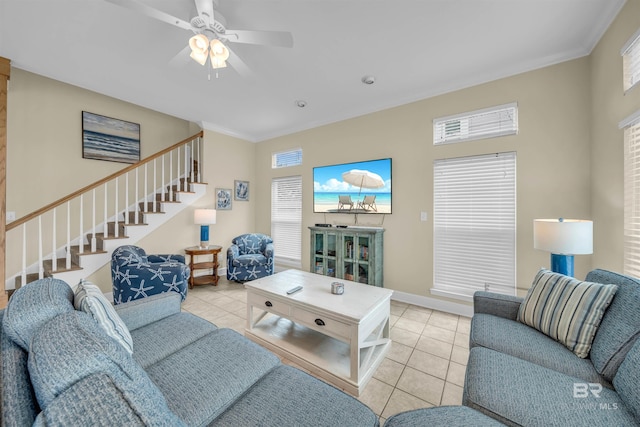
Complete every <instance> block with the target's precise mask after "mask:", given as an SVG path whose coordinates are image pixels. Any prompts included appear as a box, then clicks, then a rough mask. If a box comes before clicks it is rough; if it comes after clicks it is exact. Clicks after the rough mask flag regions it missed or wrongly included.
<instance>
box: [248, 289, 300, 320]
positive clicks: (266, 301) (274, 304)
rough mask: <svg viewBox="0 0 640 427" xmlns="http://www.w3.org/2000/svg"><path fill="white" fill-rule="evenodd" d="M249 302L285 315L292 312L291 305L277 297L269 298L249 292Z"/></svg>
mask: <svg viewBox="0 0 640 427" xmlns="http://www.w3.org/2000/svg"><path fill="white" fill-rule="evenodd" d="M247 303H248V304H251V305H252V306H254V307H257V308H260V309H262V310H266V311H269V312H271V313H275V314H280V315H283V316H289V314H290V313H291V306H290V305H289V304H287V303H285V302H282V301H280V300H278V299H275V298H269V297H265V296H262V295H257V294H249V295H248V298H247Z"/></svg>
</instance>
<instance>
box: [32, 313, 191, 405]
mask: <svg viewBox="0 0 640 427" xmlns="http://www.w3.org/2000/svg"><path fill="white" fill-rule="evenodd" d="M174 369H176V370H179V369H178V365H176V366H175V367H174ZM29 373H30V374H31V382H32V383H33V388H34V390H35V394H36V397H37V398H38V403H39V404H40V407H41V408H42V409H43V410H46V409H47V407H48V406H49V405H50V404H51V403H52V402H53V401H54V400H55V399H56V398H57V397H58V396H59V395H61V394H62V393H63V392H64V391H65V390H67V389H68V388H70V387H71V386H73V385H74V384H75V383H77V382H78V381H80V380H81V379H83V378H85V377H87V376H90V375H93V374H100V373H102V374H106V375H108V376H109V378H111V380H112V381H113V382H114V383H115V384H116V385H117V386H118V387H119V388H120V389H122V390H123V392H125V393H126V395H127V396H128V397H127V399H128V400H129V404H130V405H131V406H132V407H133V408H135V410H137V411H138V412H140V413H145V412H146V411H147V409H146V408H151V410H153V411H154V413H155V412H164V413H165V415H166V416H167V417H170V416H171V413H170V411H169V410H168V409H167V407H166V402H165V401H164V398H163V396H162V394H161V393H160V392H159V390H158V389H157V388H156V387H155V386H154V385H153V383H152V382H151V380H150V379H149V377H148V376H147V374H146V373H145V371H144V370H143V369H142V368H141V367H140V365H138V364H137V363H136V362H135V361H134V360H133V358H132V357H131V355H130V354H129V353H128V352H127V351H126V350H125V349H124V348H123V347H122V346H121V345H120V344H118V343H117V342H116V341H115V340H113V339H111V338H110V337H108V336H107V335H106V333H104V331H103V330H102V329H101V328H100V326H98V324H97V323H96V322H95V321H94V320H93V319H92V318H91V316H89V315H88V314H86V313H83V312H80V311H74V312H71V313H65V314H61V315H59V316H57V317H55V318H54V319H52V320H51V321H50V322H48V323H47V324H46V325H45V326H43V327H42V328H41V329H40V330H39V331H38V332H37V333H36V335H35V336H34V338H33V341H32V345H31V351H30V353H29Z"/></svg>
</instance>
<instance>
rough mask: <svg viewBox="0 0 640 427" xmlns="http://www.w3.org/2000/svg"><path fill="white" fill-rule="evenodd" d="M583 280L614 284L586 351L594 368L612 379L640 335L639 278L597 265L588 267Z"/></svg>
mask: <svg viewBox="0 0 640 427" xmlns="http://www.w3.org/2000/svg"><path fill="white" fill-rule="evenodd" d="M585 280H587V281H589V282H597V283H613V284H615V285H617V286H618V292H617V293H616V296H615V297H614V298H613V301H612V302H611V305H610V306H609V309H608V310H607V311H606V312H605V313H604V316H603V317H602V321H601V322H600V327H599V328H598V333H597V334H596V336H595V338H594V339H593V344H592V346H591V354H590V355H589V357H590V358H591V361H592V362H593V365H594V366H595V367H596V370H597V371H598V372H600V374H601V375H602V376H603V377H605V378H606V379H608V380H609V381H612V380H613V377H614V376H615V375H616V371H617V370H618V367H619V366H620V364H621V363H622V361H623V360H624V358H625V357H626V355H627V352H628V351H629V350H630V349H631V347H632V346H633V344H634V343H635V342H636V341H637V340H638V338H639V337H640V281H639V280H637V279H635V278H632V277H629V276H625V275H622V274H618V273H614V272H611V271H606V270H600V269H596V270H593V271H591V272H590V273H589V274H587V278H586V279H585Z"/></svg>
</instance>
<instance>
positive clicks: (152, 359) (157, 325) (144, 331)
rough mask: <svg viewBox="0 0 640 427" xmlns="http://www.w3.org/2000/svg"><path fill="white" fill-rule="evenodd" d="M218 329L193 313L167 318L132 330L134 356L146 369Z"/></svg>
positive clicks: (178, 314)
mask: <svg viewBox="0 0 640 427" xmlns="http://www.w3.org/2000/svg"><path fill="white" fill-rule="evenodd" d="M216 329H217V326H215V325H214V324H212V323H210V322H208V321H206V320H204V319H202V318H200V317H198V316H194V315H193V314H191V313H184V312H183V313H177V314H174V315H172V316H168V317H165V318H164V319H161V320H158V321H157V322H153V323H151V324H149V325H146V326H143V327H142V328H138V329H136V330H135V331H132V332H131V336H132V337H133V343H134V351H133V357H134V359H136V361H137V362H138V363H139V364H140V365H141V366H142V367H143V368H147V367H148V366H151V365H153V364H154V363H157V362H159V361H160V360H162V359H164V358H165V357H167V356H169V355H171V354H173V353H175V352H176V351H178V350H180V349H181V348H183V347H185V346H187V345H189V344H191V343H193V342H195V341H197V340H199V339H200V338H202V337H204V336H205V335H207V334H209V333H211V332H213V331H215V330H216Z"/></svg>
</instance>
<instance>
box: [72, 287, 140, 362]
mask: <svg viewBox="0 0 640 427" xmlns="http://www.w3.org/2000/svg"><path fill="white" fill-rule="evenodd" d="M73 305H74V307H75V308H76V310H82V311H84V312H85V313H87V314H89V315H91V317H93V319H94V320H95V321H96V322H97V323H98V325H100V327H101V328H102V329H103V330H104V331H105V332H106V333H107V335H109V336H110V337H111V338H113V339H114V340H116V341H117V342H118V344H120V345H121V346H122V347H124V349H125V350H127V351H128V352H129V354H131V353H133V340H132V338H131V334H130V333H129V329H127V326H126V325H125V324H124V322H123V321H122V320H121V319H120V316H118V313H116V311H115V309H114V308H113V306H112V305H111V303H110V302H109V301H107V299H106V298H105V296H104V295H103V294H102V291H101V290H100V288H98V287H97V286H96V285H94V284H93V283H90V282H86V281H84V280H83V281H81V282H80V283H78V286H77V287H76V292H75V297H74V300H73Z"/></svg>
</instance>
